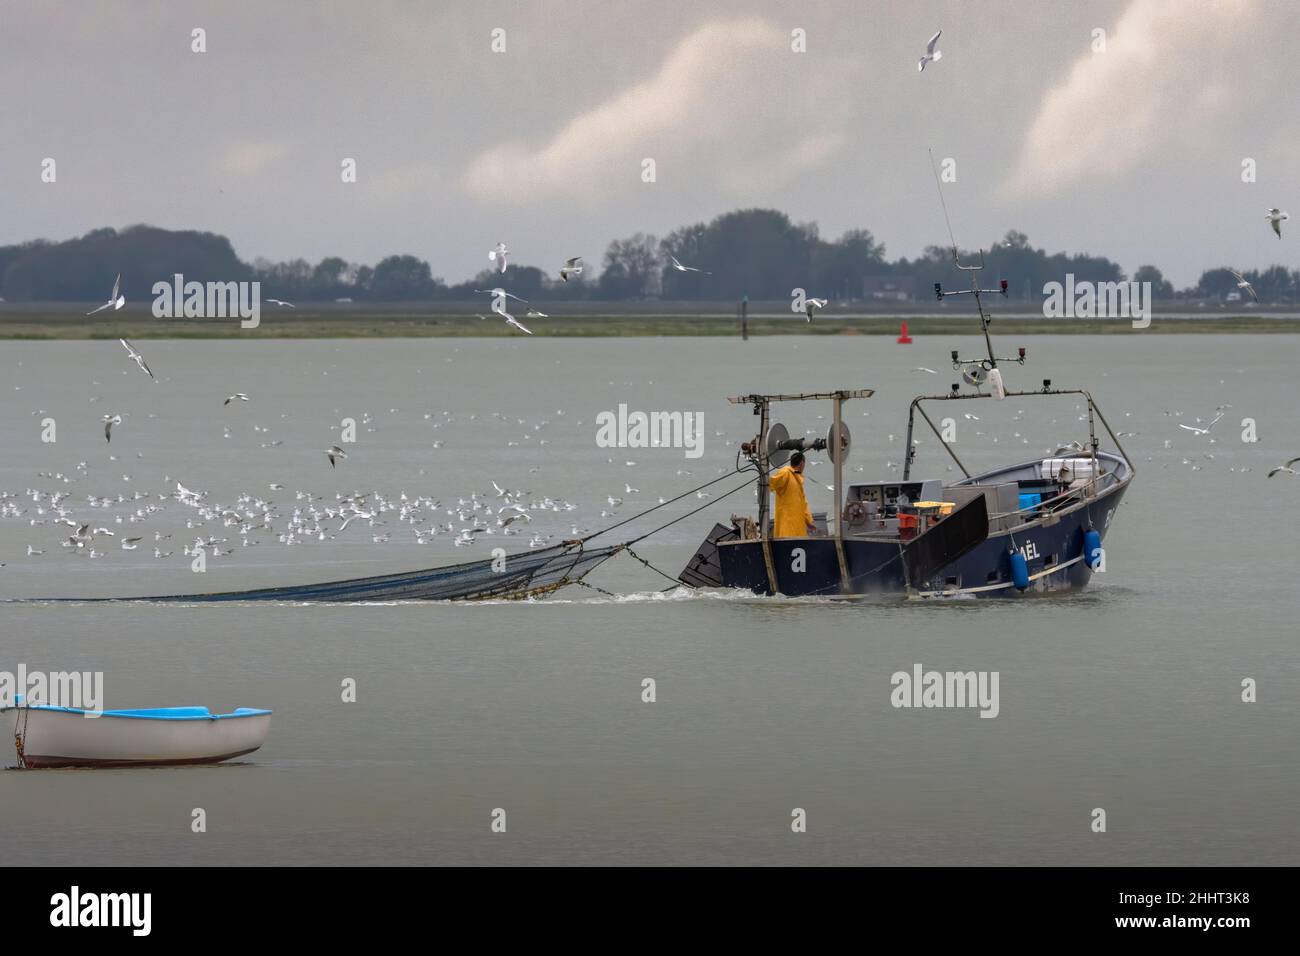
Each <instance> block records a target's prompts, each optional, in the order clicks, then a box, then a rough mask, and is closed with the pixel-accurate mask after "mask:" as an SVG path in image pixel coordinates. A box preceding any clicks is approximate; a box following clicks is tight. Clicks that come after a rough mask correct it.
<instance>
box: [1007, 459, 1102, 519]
mask: <svg viewBox="0 0 1300 956" xmlns="http://www.w3.org/2000/svg"><path fill="white" fill-rule="evenodd" d="M1119 481H1120V479H1119V478H1118V477H1117V476H1116V475H1115V473H1114V472H1109V471H1108V472H1106V473H1104V474H1102V475H1099V476H1097V477H1096V478H1092V479H1090V480H1089V481H1087V482H1086V483H1085V484H1083V485H1080V486H1079V487H1078V488H1070V489H1067V490H1066V491H1063V492H1061V493H1060V494H1059V495H1056V496H1055V497H1053V498H1048V499H1047V500H1046V501H1040V502H1039V503H1038V504H1036V505H1029V506H1028V507H1025V508H1017V509H1016V510H1015V511H995V512H993V513H992V514H990V515H989V520H990V521H993V520H995V519H1001V518H1014V517H1016V516H1017V515H1020V516H1022V517H1023V523H1024V524H1029V523H1031V522H1034V521H1038V520H1039V519H1040V518H1042V517H1043V515H1044V514H1046V513H1047V512H1049V511H1056V510H1057V509H1059V508H1060V506H1061V505H1063V504H1066V503H1067V502H1071V501H1074V500H1079V501H1082V500H1084V499H1086V498H1095V497H1097V496H1098V495H1100V494H1101V493H1102V492H1103V491H1105V490H1106V489H1107V488H1110V487H1113V486H1114V485H1117V484H1119Z"/></svg>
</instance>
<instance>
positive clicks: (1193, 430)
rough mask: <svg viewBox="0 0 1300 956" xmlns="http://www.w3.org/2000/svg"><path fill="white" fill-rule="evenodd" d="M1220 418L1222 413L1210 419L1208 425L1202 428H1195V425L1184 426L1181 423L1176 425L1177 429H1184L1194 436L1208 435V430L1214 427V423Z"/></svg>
mask: <svg viewBox="0 0 1300 956" xmlns="http://www.w3.org/2000/svg"><path fill="white" fill-rule="evenodd" d="M1222 417H1223V412H1219V414H1217V415H1215V416H1214V418H1212V419H1210V423H1209V424H1208V425H1206V426H1205V427H1204V428H1197V427H1196V426H1195V425H1184V424H1183V423H1182V422H1179V423H1178V427H1179V428H1185V429H1187V430H1188V431H1189V432H1191V433H1192V434H1194V435H1208V434H1209V433H1210V429H1211V428H1213V427H1214V424H1215V422H1217V421H1218V420H1219V419H1220V418H1222Z"/></svg>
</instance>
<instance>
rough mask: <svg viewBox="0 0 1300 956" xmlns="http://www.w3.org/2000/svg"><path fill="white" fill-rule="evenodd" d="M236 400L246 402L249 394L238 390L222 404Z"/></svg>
mask: <svg viewBox="0 0 1300 956" xmlns="http://www.w3.org/2000/svg"><path fill="white" fill-rule="evenodd" d="M235 400H239V401H241V402H246V401H248V396H247V395H245V394H244V393H243V392H236V393H235V394H234V395H231V396H230V397H229V398H228V399H226V400H225V401H224V402H222V403H221V404H222V405H229V404H230V403H231V402H233V401H235Z"/></svg>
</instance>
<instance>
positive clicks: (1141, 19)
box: [1004, 0, 1263, 197]
mask: <svg viewBox="0 0 1300 956" xmlns="http://www.w3.org/2000/svg"><path fill="white" fill-rule="evenodd" d="M1255 12H1256V11H1255V3H1254V0H1214V2H1208V3H1206V2H1195V0H1133V2H1132V3H1131V4H1130V5H1129V7H1128V8H1127V10H1125V12H1124V13H1123V15H1122V16H1121V17H1120V18H1119V20H1118V21H1117V22H1116V23H1115V25H1114V28H1113V29H1109V30H1108V31H1107V33H1108V37H1107V45H1106V50H1105V52H1103V53H1094V52H1092V50H1091V48H1089V47H1086V46H1085V47H1084V49H1085V52H1084V53H1082V54H1081V55H1080V57H1079V59H1078V60H1076V61H1075V63H1074V66H1073V67H1072V68H1071V70H1070V73H1069V75H1068V76H1067V77H1066V79H1065V81H1064V82H1062V83H1061V84H1059V85H1057V86H1056V87H1054V88H1053V89H1051V90H1049V91H1048V92H1047V93H1046V94H1045V95H1044V96H1043V98H1042V102H1041V105H1040V108H1039V111H1038V115H1037V117H1036V118H1035V119H1034V122H1033V123H1032V125H1031V126H1030V127H1029V130H1028V132H1027V134H1026V136H1025V139H1024V142H1023V144H1022V146H1021V149H1020V154H1019V157H1018V159H1017V161H1016V164H1015V167H1014V169H1013V171H1012V173H1011V175H1010V176H1009V178H1008V179H1007V181H1006V183H1005V184H1004V190H1005V191H1006V192H1007V193H1008V194H1012V195H1018V196H1021V197H1035V196H1047V195H1052V194H1055V193H1058V192H1060V191H1061V190H1064V189H1066V188H1068V187H1070V186H1073V185H1075V184H1077V183H1080V182H1084V181H1088V180H1091V179H1097V178H1103V179H1113V178H1118V177H1120V176H1123V175H1125V174H1127V173H1129V172H1131V171H1132V170H1134V169H1135V168H1136V167H1138V166H1139V165H1140V164H1142V163H1144V162H1147V161H1151V160H1154V159H1160V160H1168V159H1170V157H1171V156H1172V155H1176V154H1177V153H1178V151H1179V150H1182V149H1189V148H1191V149H1194V148H1196V147H1198V146H1200V145H1204V144H1206V142H1207V135H1206V134H1207V131H1215V130H1216V129H1218V125H1217V124H1218V123H1219V122H1220V121H1222V120H1224V119H1225V118H1226V117H1228V116H1229V115H1230V111H1231V106H1232V102H1233V101H1234V99H1236V100H1240V99H1241V98H1242V97H1248V96H1252V95H1253V94H1251V92H1250V82H1251V78H1250V77H1248V76H1247V75H1246V74H1247V71H1243V70H1241V69H1240V66H1241V64H1242V62H1243V60H1244V61H1245V62H1249V57H1250V52H1249V50H1247V49H1245V48H1246V47H1247V46H1248V45H1249V44H1252V43H1253V44H1258V43H1260V42H1263V41H1262V40H1261V34H1260V32H1259V30H1260V23H1259V21H1258V18H1257V17H1255V16H1254V14H1255ZM1081 45H1082V44H1081ZM1225 48H1231V50H1232V52H1233V55H1232V56H1231V57H1228V56H1225V55H1224V54H1225Z"/></svg>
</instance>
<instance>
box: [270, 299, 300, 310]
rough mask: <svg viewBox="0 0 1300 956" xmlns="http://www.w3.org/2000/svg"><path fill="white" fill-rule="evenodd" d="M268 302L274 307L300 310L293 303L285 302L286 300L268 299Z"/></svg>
mask: <svg viewBox="0 0 1300 956" xmlns="http://www.w3.org/2000/svg"><path fill="white" fill-rule="evenodd" d="M266 301H267V302H270V303H271V304H272V305H280V306H287V307H288V308H290V309H296V308H298V307H297V306H296V305H294V304H293V303H292V302H285V301H284V299H267V300H266Z"/></svg>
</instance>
